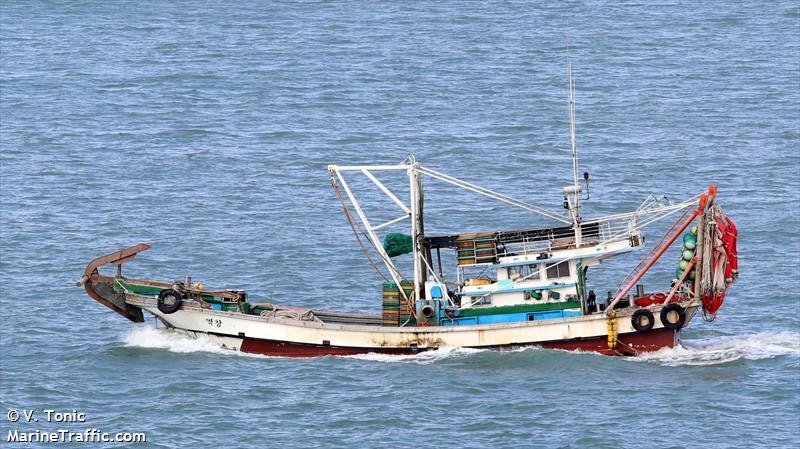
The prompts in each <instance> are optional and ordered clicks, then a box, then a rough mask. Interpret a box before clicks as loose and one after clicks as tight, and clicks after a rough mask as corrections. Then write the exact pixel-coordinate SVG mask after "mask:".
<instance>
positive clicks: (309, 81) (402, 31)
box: [0, 1, 800, 448]
mask: <svg viewBox="0 0 800 449" xmlns="http://www.w3.org/2000/svg"><path fill="white" fill-rule="evenodd" d="M0 26H1V28H0V50H1V52H0V77H1V78H0V80H1V81H2V84H1V85H0V150H1V151H0V201H1V202H0V206H1V210H0V212H1V214H0V218H1V221H0V224H1V226H0V250H1V253H0V281H1V282H0V317H1V318H0V343H1V344H0V373H1V374H2V378H1V379H0V393H1V395H2V398H1V400H0V404H1V405H2V410H0V411H1V412H2V413H0V423H2V424H0V431H2V432H0V433H2V435H0V437H1V438H2V441H3V443H2V444H0V446H4V447H5V446H6V444H8V447H25V446H26V444H20V443H7V436H8V433H9V432H10V431H14V430H17V431H20V432H34V431H53V430H55V429H59V428H63V429H67V430H70V431H75V432H83V431H87V429H90V428H95V429H100V430H102V431H105V432H140V431H141V432H146V434H147V442H146V443H145V444H134V443H130V444H128V443H125V444H95V445H94V446H108V447H154V448H173V447H178V448H206V447H209V448H211V447H214V448H217V447H231V448H265V447H303V448H305V447H319V448H324V447H344V446H347V447H470V448H485V447H502V448H505V447H564V448H617V447H622V448H640V447H654V448H681V447H702V448H730V447H741V448H751V447H758V448H775V447H797V446H798V444H799V443H798V439H799V438H800V396H799V395H800V393H799V392H798V391H799V390H800V336H799V335H798V326H799V325H800V317H798V307H800V298H799V297H798V296H799V295H800V293H798V292H800V275H798V264H799V262H800V258H799V256H798V254H800V226H799V225H800V211H799V210H798V208H799V207H800V206H798V200H799V198H798V196H799V195H800V193H799V192H800V181H798V179H799V175H800V156H799V153H800V151H799V150H800V106H799V105H800V11H799V9H798V5H797V3H796V2H791V1H779V2H768V3H763V2H752V1H746V2H737V3H729V2H702V3H695V2H666V3H660V4H658V5H655V4H652V5H651V4H648V3H640V4H620V3H619V2H607V3H604V2H587V3H578V2H545V3H531V2H502V3H495V2H482V3H474V2H458V1H453V2H451V1H442V2H429V3H420V2H414V3H386V2H380V3H371V2H347V1H344V2H328V1H308V2H305V1H304V2H292V3H285V2H280V3H271V2H236V1H226V2H192V1H185V2H166V1H164V2H158V1H154V2H148V3H145V4H139V3H122V2H90V1H78V2H38V1H31V2H3V3H2V5H0ZM567 58H571V60H572V63H573V66H574V77H575V85H576V103H577V104H576V110H577V123H576V127H577V146H578V151H579V155H580V171H581V172H582V171H584V170H588V171H589V172H590V174H591V178H590V186H589V187H590V188H589V194H590V200H589V201H587V202H585V203H584V204H585V214H586V215H587V216H592V215H598V214H609V213H617V212H623V211H628V210H632V209H635V208H636V207H637V206H638V205H639V204H640V203H641V202H642V201H643V200H644V199H645V198H647V196H648V195H650V194H655V195H662V194H665V195H667V197H668V199H669V200H673V201H677V200H680V199H683V198H686V197H689V196H691V195H695V194H697V193H700V192H702V191H703V190H705V189H706V188H707V186H708V185H709V184H711V183H715V184H716V185H718V187H719V202H720V204H722V205H723V206H724V208H725V210H726V211H727V212H728V213H729V215H730V216H731V217H732V219H733V220H734V221H735V222H736V223H737V225H738V226H739V229H740V238H739V255H740V271H741V276H740V278H739V280H738V282H737V283H736V285H735V286H734V287H733V289H732V290H731V291H730V294H729V295H728V298H727V300H726V302H725V304H724V306H723V307H722V309H721V311H720V313H719V315H718V318H717V320H716V321H715V322H713V323H704V322H702V320H700V319H697V318H696V319H695V320H694V321H693V322H692V323H691V326H690V327H689V328H687V329H686V330H685V332H683V334H682V338H683V345H682V346H681V347H678V348H674V349H664V350H661V351H658V352H656V353H652V354H647V355H645V356H642V357H639V358H628V359H624V358H610V357H603V356H599V355H594V354H585V353H571V352H562V351H549V350H539V349H525V350H520V351H511V352H490V351H481V350H470V349H452V348H445V349H440V350H437V351H433V352H430V353H424V354H420V355H418V356H401V357H390V356H384V355H362V356H355V357H323V358H316V359H288V358H274V357H263V356H243V355H237V354H235V353H231V352H229V351H226V350H223V349H221V348H220V347H219V346H217V345H216V344H215V343H214V342H213V341H210V340H206V339H203V338H199V339H192V338H189V337H187V336H185V335H182V334H177V333H174V332H170V331H167V330H165V329H164V328H163V327H160V328H156V327H155V325H154V322H153V321H152V320H148V322H147V323H146V324H144V325H134V324H132V323H130V322H128V321H126V320H124V319H123V318H122V317H120V316H118V315H116V314H114V313H112V312H111V311H109V310H108V309H106V308H105V307H102V306H101V305H99V304H98V303H96V302H95V301H92V300H90V299H89V298H88V297H87V296H86V294H85V292H84V291H83V290H82V289H80V288H76V287H75V281H76V280H77V279H78V278H79V277H80V275H81V274H82V272H83V269H84V267H85V265H86V264H87V262H88V261H89V260H91V259H92V258H94V257H96V256H98V255H101V254H105V253H107V252H111V251H114V250H117V249H119V248H122V247H126V246H130V245H133V244H136V243H139V242H149V243H151V244H153V248H152V249H151V250H149V251H147V252H144V253H142V254H140V255H139V256H138V257H137V259H136V260H135V261H134V262H132V263H130V264H127V265H126V266H125V267H124V270H125V273H126V274H127V275H131V276H140V277H151V278H158V279H165V280H175V279H183V277H184V276H185V275H187V274H190V275H192V276H193V279H195V280H196V281H200V282H203V283H204V284H205V285H206V286H209V287H214V288H236V289H244V290H247V291H248V293H249V294H250V297H251V298H254V299H255V300H260V301H276V302H285V303H291V304H294V305H297V306H301V307H307V308H325V309H338V310H348V311H361V312H374V313H377V312H378V311H379V307H380V290H381V282H382V279H381V278H380V277H379V276H378V275H377V274H376V273H375V272H374V271H372V268H371V267H370V266H369V264H368V263H367V262H366V260H365V259H364V258H363V255H362V253H361V250H360V249H359V248H358V246H357V245H356V244H355V240H354V239H353V237H352V235H351V233H350V229H349V227H348V225H347V223H346V221H345V219H344V217H343V216H342V213H341V208H340V206H339V203H338V201H337V199H336V196H335V194H334V193H333V191H332V190H331V189H330V187H329V178H328V173H327V171H326V166H327V164H330V163H340V164H365V163H398V162H401V161H402V160H404V158H406V157H407V156H408V155H409V154H412V153H413V154H415V155H416V157H417V159H418V160H419V161H421V162H422V163H423V164H425V165H427V166H430V167H432V168H435V169H439V170H441V171H443V172H446V173H449V174H452V175H454V176H458V177H461V178H464V179H466V180H469V181H471V182H474V183H477V184H481V185H485V186H486V187H489V188H492V189H495V190H497V191H500V192H503V193H506V194H509V195H511V196H514V197H518V198H520V199H523V200H525V201H530V202H532V203H535V204H537V205H540V206H542V207H547V208H549V209H551V210H554V211H559V210H561V209H560V207H561V201H562V198H561V194H560V189H561V187H562V186H564V185H567V184H569V183H570V182H571V169H572V167H571V160H570V145H569V132H568V129H569V126H568V120H567V92H566V84H567V83H566V65H567ZM381 179H383V180H384V181H385V182H386V183H387V184H390V185H393V186H400V187H399V188H398V193H399V194H403V192H404V191H403V186H407V181H404V180H403V179H402V177H400V178H398V177H394V178H393V177H391V176H385V175H384V176H382V178H381ZM352 183H353V186H354V187H355V188H357V190H358V192H359V195H360V198H361V199H362V202H363V204H364V207H365V210H367V211H368V213H369V214H370V217H371V218H373V220H374V221H375V222H379V221H381V220H389V219H392V218H395V217H396V216H397V215H398V213H399V212H398V210H395V209H393V208H394V207H395V206H394V204H393V203H391V202H390V201H386V200H384V199H383V198H382V197H381V193H380V191H378V190H377V189H375V188H374V187H370V184H369V182H368V181H367V182H364V180H361V181H359V180H357V179H353V181H352ZM425 183H426V184H425V187H426V200H427V203H426V204H427V207H426V209H425V211H426V228H427V231H428V232H429V233H431V234H433V233H446V232H459V231H482V230H487V229H498V228H500V229H515V228H526V227H536V226H548V225H551V224H553V223H551V222H548V221H547V220H546V219H544V218H542V217H538V216H536V215H533V214H530V213H527V212H524V211H520V210H515V209H512V208H509V207H507V206H504V205H502V204H499V203H494V202H491V201H490V200H486V199H483V198H480V197H476V196H474V195H471V194H469V193H468V192H459V191H457V190H456V189H453V188H450V187H448V186H446V185H443V184H441V183H437V182H435V181H434V180H430V179H426V180H425ZM669 223H670V221H669V220H665V221H663V222H659V223H657V224H656V226H655V227H654V228H653V229H652V230H651V232H652V233H651V234H648V239H649V242H654V241H655V240H656V239H657V238H658V232H662V231H663V230H664V229H665V228H666V226H667V225H668V224H669ZM644 254H645V252H638V253H635V254H632V255H630V256H627V257H625V258H620V259H619V260H616V261H613V262H609V263H607V264H604V265H603V266H602V267H598V268H595V269H593V270H592V271H590V274H589V279H588V283H589V287H590V288H593V289H595V290H596V291H597V292H599V293H598V294H599V295H605V292H606V290H613V289H615V288H616V286H617V284H618V282H619V280H620V278H621V277H622V276H623V275H624V274H625V273H626V272H627V270H628V269H629V268H630V267H631V266H633V265H635V263H636V262H637V261H638V259H639V258H640V257H642V256H643V255H644ZM403 257H405V259H404V258H403ZM407 257H408V256H401V257H400V258H398V263H399V264H401V265H403V264H407V263H408V259H407ZM447 257H451V256H447ZM679 258H680V250H679V249H677V248H676V249H675V250H674V251H672V252H668V253H667V254H666V255H665V256H664V260H663V261H662V263H661V264H659V265H658V266H657V267H656V268H654V269H653V270H652V272H651V273H650V274H649V275H648V277H647V278H645V285H646V288H647V290H648V291H652V290H657V289H664V288H667V286H668V285H669V281H670V279H671V276H672V273H673V272H674V270H675V264H677V261H678V260H679ZM12 410H13V411H17V412H18V413H23V412H24V411H30V410H34V413H33V414H32V415H30V416H32V417H38V418H39V421H38V422H37V421H33V420H31V422H27V421H26V420H25V418H24V414H23V415H22V416H23V417H22V418H19V419H18V420H17V421H13V420H11V419H10V418H13V417H14V415H13V414H11V415H12V416H9V413H10V412H11V411H12ZM44 410H54V411H55V412H59V413H71V412H72V411H75V412H76V413H84V414H85V422H77V423H67V424H68V425H66V424H65V423H53V422H47V419H46V415H45V414H44ZM29 446H31V447H38V446H39V445H37V444H31V445H29Z"/></svg>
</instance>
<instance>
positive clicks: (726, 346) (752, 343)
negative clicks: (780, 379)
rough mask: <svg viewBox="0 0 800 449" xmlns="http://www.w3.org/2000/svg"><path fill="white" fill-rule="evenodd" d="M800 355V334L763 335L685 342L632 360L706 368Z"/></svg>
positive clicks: (722, 337) (766, 333)
mask: <svg viewBox="0 0 800 449" xmlns="http://www.w3.org/2000/svg"><path fill="white" fill-rule="evenodd" d="M781 356H794V357H798V356H800V334H798V333H796V332H776V333H769V332H760V333H755V334H743V335H733V336H721V337H711V338H703V339H698V340H684V341H683V344H682V345H681V346H677V347H674V348H664V349H661V350H658V351H655V352H650V353H645V354H641V355H639V356H638V357H632V358H630V359H628V360H632V361H637V362H647V363H654V364H658V365H666V366H706V365H718V364H721V363H729V362H733V361H736V360H740V359H745V360H760V359H771V358H775V357H781Z"/></svg>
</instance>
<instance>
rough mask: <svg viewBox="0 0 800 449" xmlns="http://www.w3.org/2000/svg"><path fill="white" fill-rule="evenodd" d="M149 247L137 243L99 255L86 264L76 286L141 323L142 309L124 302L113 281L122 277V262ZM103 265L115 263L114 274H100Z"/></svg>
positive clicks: (128, 260) (123, 297) (110, 307)
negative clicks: (115, 271) (115, 269)
mask: <svg viewBox="0 0 800 449" xmlns="http://www.w3.org/2000/svg"><path fill="white" fill-rule="evenodd" d="M148 249H150V245H149V244H147V243H139V244H138V245H134V246H131V247H129V248H125V249H121V250H119V251H116V252H113V253H110V254H106V255H104V256H100V257H98V258H96V259H94V260H92V261H91V262H89V265H87V266H86V270H84V272H83V276H81V278H80V280H78V282H77V286H79V287H80V286H81V285H82V286H83V288H84V289H85V290H86V293H87V294H88V295H89V296H90V297H91V298H92V299H94V300H95V301H97V302H99V303H100V304H103V305H104V306H106V307H108V308H109V309H111V310H113V311H114V312H117V313H118V314H120V315H122V316H124V317H125V318H127V319H129V320H131V321H133V322H134V323H143V322H144V315H142V309H140V308H138V307H135V306H132V305H130V304H128V303H126V302H125V294H124V293H120V292H117V291H115V290H114V283H115V282H116V280H117V279H120V278H121V277H122V264H124V263H127V262H130V261H131V260H133V258H134V257H136V255H137V254H139V253H140V252H142V251H145V250H148ZM104 265H116V266H117V274H116V276H115V277H114V276H105V275H103V274H100V270H99V268H100V267H102V266H104Z"/></svg>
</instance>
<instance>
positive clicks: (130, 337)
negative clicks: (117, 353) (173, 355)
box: [122, 326, 238, 354]
mask: <svg viewBox="0 0 800 449" xmlns="http://www.w3.org/2000/svg"><path fill="white" fill-rule="evenodd" d="M122 342H123V344H124V345H125V346H127V347H133V348H148V349H166V350H168V351H170V352H177V353H191V352H211V353H216V354H238V351H232V350H229V349H224V348H223V347H222V345H221V343H220V342H219V341H215V340H213V338H212V337H210V336H208V335H205V334H197V335H196V336H192V335H189V334H186V333H183V332H177V331H174V330H170V329H165V328H156V327H152V326H141V327H135V328H133V329H131V330H130V331H128V332H127V333H126V334H125V335H124V336H123V337H122Z"/></svg>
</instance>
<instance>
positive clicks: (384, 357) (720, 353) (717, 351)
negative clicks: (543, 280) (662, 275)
mask: <svg viewBox="0 0 800 449" xmlns="http://www.w3.org/2000/svg"><path fill="white" fill-rule="evenodd" d="M122 343H123V345H124V346H126V347H132V348H146V349H165V350H167V351H170V352H174V353H193V352H205V353H213V354H224V355H240V356H246V357H263V358H271V357H268V356H262V355H257V354H247V353H242V352H238V351H232V350H229V349H225V348H223V347H222V346H221V344H220V343H219V341H217V340H215V339H214V337H211V336H208V335H203V334H201V335H197V336H196V337H195V336H191V335H188V334H184V333H182V332H177V331H175V330H171V329H164V328H155V327H151V326H148V327H136V328H134V329H131V330H130V331H128V332H127V333H125V335H123V337H122ZM531 350H533V351H543V350H542V349H540V348H537V347H529V348H520V349H517V350H513V351H506V352H520V351H531ZM487 352H493V351H491V350H489V349H473V348H454V347H449V348H440V349H436V350H433V351H425V352H421V353H419V354H415V355H389V354H376V353H369V354H359V355H349V356H340V357H341V358H352V359H358V360H367V361H373V362H383V363H414V364H419V365H429V364H433V363H437V362H440V361H444V360H457V359H461V358H467V357H471V356H474V355H476V354H481V353H487ZM782 356H791V357H795V358H798V359H799V360H798V366H800V335H799V334H797V333H794V332H777V333H767V332H762V333H755V334H746V335H740V336H721V337H710V338H703V339H697V340H684V341H683V345H682V346H679V347H675V348H664V349H661V350H659V351H655V352H649V353H644V354H641V355H639V356H638V357H630V358H627V357H626V358H625V360H629V361H634V362H644V363H652V364H656V365H663V366H707V365H719V364H724V363H730V362H734V361H737V360H742V359H744V360H761V359H771V358H776V357H782Z"/></svg>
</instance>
